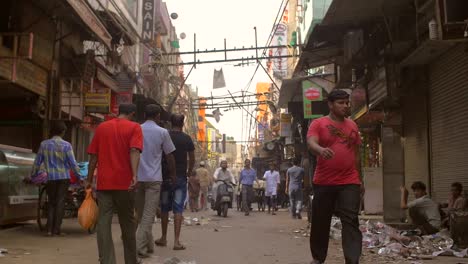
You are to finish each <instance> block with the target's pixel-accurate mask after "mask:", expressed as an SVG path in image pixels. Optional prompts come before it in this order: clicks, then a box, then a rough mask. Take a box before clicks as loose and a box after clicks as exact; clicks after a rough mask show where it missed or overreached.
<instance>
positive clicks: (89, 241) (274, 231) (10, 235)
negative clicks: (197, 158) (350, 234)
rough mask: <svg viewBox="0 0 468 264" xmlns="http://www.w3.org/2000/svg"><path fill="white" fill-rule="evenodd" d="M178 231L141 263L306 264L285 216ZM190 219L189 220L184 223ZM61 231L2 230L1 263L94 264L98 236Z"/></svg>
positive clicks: (367, 255)
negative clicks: (177, 245)
mask: <svg viewBox="0 0 468 264" xmlns="http://www.w3.org/2000/svg"><path fill="white" fill-rule="evenodd" d="M185 216H186V218H187V220H186V221H185V224H184V226H183V227H182V229H183V230H182V232H183V233H182V237H181V239H182V241H183V243H185V245H186V246H187V249H186V250H184V251H174V250H172V247H171V245H172V244H171V243H172V241H173V232H172V231H173V225H172V224H170V225H169V230H168V233H169V236H168V246H167V247H156V248H155V253H154V255H153V256H152V257H151V258H147V259H144V260H143V263H144V264H163V263H164V264H176V263H180V264H219V263H225V264H241V263H243V264H275V263H278V264H309V263H310V261H311V255H310V250H309V237H308V236H307V235H308V232H307V230H308V228H307V227H308V224H307V221H306V220H305V217H304V219H303V220H298V219H292V218H291V217H290V216H289V214H288V212H286V211H285V210H280V211H279V212H278V213H277V215H270V214H267V213H266V212H257V211H256V210H254V211H253V212H252V213H251V214H250V215H249V216H244V213H240V212H238V211H236V210H232V211H229V215H228V217H227V218H224V217H219V216H217V215H216V213H214V212H213V211H211V210H210V211H207V212H202V213H186V214H185ZM188 219H190V221H188ZM112 230H113V239H114V243H115V246H116V254H117V258H118V261H117V263H119V264H123V263H124V262H123V250H122V241H121V240H120V234H121V233H120V228H119V224H118V221H117V217H116V216H115V217H114V222H113V225H112ZM63 231H64V232H65V233H67V236H65V237H51V238H48V237H44V235H43V233H40V232H39V230H38V228H37V225H36V224H35V223H25V224H20V225H18V226H15V227H10V228H5V229H2V230H0V248H5V249H7V250H8V253H6V254H3V256H2V257H0V263H2V264H4V263H5V264H55V263H64V264H82V263H97V260H98V251H97V244H96V235H95V234H92V235H89V234H88V232H87V231H85V230H83V229H82V228H81V227H80V226H79V225H78V223H77V221H76V219H67V220H66V221H65V223H64V228H63ZM160 234H161V230H160V223H159V221H158V222H157V223H155V224H154V225H153V235H154V237H155V238H158V236H159V235H160ZM326 263H327V264H328V263H329V264H342V263H344V261H343V252H342V250H341V241H340V240H334V239H331V240H330V248H329V256H328V258H327V262H326ZM361 263H364V264H381V263H389V264H390V263H394V264H400V263H401V264H416V263H417V264H426V263H427V264H436V263H437V264H442V263H443V264H460V263H468V261H467V260H464V259H459V258H454V257H437V258H436V259H434V260H417V261H416V260H405V259H403V258H401V257H384V256H380V255H378V254H377V253H376V252H373V251H372V250H369V249H367V250H364V254H363V257H362V262H361Z"/></svg>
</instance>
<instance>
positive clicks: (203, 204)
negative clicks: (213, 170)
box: [195, 161, 213, 210]
mask: <svg viewBox="0 0 468 264" xmlns="http://www.w3.org/2000/svg"><path fill="white" fill-rule="evenodd" d="M195 173H196V175H197V177H198V180H199V181H200V197H199V204H200V209H201V210H208V192H209V190H210V186H211V185H212V184H213V177H212V176H211V175H210V174H209V172H208V170H207V169H206V168H205V162H204V161H200V167H199V168H197V169H196V170H195Z"/></svg>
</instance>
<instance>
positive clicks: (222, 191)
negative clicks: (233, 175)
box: [210, 180, 235, 217]
mask: <svg viewBox="0 0 468 264" xmlns="http://www.w3.org/2000/svg"><path fill="white" fill-rule="evenodd" d="M218 182H219V185H218V187H217V191H216V192H217V193H216V196H215V197H212V198H211V199H210V200H211V209H213V210H215V211H217V213H218V216H221V215H223V217H227V215H228V210H229V208H232V202H233V200H234V188H233V185H235V184H233V183H231V182H226V181H221V180H218V181H216V183H218Z"/></svg>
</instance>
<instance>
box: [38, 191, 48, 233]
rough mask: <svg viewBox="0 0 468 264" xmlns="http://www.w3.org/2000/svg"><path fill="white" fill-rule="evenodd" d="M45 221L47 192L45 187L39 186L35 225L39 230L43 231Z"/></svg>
mask: <svg viewBox="0 0 468 264" xmlns="http://www.w3.org/2000/svg"><path fill="white" fill-rule="evenodd" d="M46 223H47V192H46V187H45V186H41V187H40V191H39V200H38V205H37V225H38V226H39V230H41V231H44V230H45V229H46Z"/></svg>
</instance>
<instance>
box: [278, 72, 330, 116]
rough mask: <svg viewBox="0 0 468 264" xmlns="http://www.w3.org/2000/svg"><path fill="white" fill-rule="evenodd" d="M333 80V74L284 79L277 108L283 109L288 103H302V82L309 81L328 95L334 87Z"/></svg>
mask: <svg viewBox="0 0 468 264" xmlns="http://www.w3.org/2000/svg"><path fill="white" fill-rule="evenodd" d="M333 78H334V77H333V74H318V75H311V76H304V77H297V78H291V79H284V80H283V83H282V84H281V89H280V95H279V99H278V107H280V108H284V107H286V106H287V105H288V102H295V101H296V102H300V101H302V81H304V80H309V81H311V82H313V83H315V84H317V85H318V86H320V87H322V88H323V89H324V90H325V91H326V92H327V93H329V92H330V91H331V90H332V89H333V87H334V86H335V83H334V81H333Z"/></svg>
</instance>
